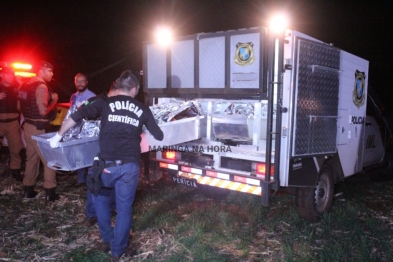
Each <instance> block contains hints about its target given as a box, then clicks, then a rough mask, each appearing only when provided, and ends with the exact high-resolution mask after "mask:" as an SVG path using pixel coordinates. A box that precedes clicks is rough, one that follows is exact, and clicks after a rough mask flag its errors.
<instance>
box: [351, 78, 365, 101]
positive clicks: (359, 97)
mask: <svg viewBox="0 0 393 262" xmlns="http://www.w3.org/2000/svg"><path fill="white" fill-rule="evenodd" d="M365 78H366V76H365V74H364V72H360V71H358V70H356V72H355V85H354V89H353V93H352V101H353V103H354V104H355V106H357V107H358V108H359V107H361V106H362V105H363V104H364V98H365V97H366V92H365V90H364V79H365Z"/></svg>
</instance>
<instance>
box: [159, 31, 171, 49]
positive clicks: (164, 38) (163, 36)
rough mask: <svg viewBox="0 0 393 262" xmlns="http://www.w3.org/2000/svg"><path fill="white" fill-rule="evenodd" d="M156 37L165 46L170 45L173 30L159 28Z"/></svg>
mask: <svg viewBox="0 0 393 262" xmlns="http://www.w3.org/2000/svg"><path fill="white" fill-rule="evenodd" d="M156 37H157V41H158V43H159V44H160V45H163V46H168V45H169V44H170V43H171V42H172V32H171V31H170V30H169V29H168V28H159V29H158V31H157V35H156Z"/></svg>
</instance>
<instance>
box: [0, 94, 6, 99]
mask: <svg viewBox="0 0 393 262" xmlns="http://www.w3.org/2000/svg"><path fill="white" fill-rule="evenodd" d="M6 96H7V95H6V94H5V92H1V93H0V100H2V99H4V98H5V97H6Z"/></svg>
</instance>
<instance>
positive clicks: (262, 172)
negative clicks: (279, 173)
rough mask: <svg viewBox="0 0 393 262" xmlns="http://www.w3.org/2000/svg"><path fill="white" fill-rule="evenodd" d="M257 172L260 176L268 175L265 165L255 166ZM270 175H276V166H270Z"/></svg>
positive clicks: (258, 164)
mask: <svg viewBox="0 0 393 262" xmlns="http://www.w3.org/2000/svg"><path fill="white" fill-rule="evenodd" d="M255 172H256V173H257V174H260V175H265V174H266V164H265V163H257V164H256V166H255ZM270 174H271V175H272V174H274V166H273V165H271V166H270Z"/></svg>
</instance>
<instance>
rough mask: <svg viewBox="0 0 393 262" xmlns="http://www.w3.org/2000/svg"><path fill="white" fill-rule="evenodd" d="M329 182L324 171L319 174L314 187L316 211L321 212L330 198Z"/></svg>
mask: <svg viewBox="0 0 393 262" xmlns="http://www.w3.org/2000/svg"><path fill="white" fill-rule="evenodd" d="M330 187H331V185H330V183H329V178H328V177H327V175H326V174H325V173H323V174H321V176H320V178H319V180H318V184H317V187H316V189H315V196H314V199H315V208H316V210H317V212H318V213H323V212H324V211H325V210H326V208H327V205H328V202H329V198H330V195H329V194H330V193H329V192H330Z"/></svg>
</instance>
